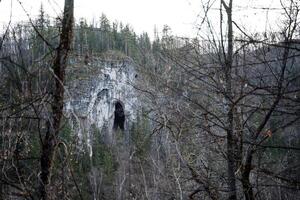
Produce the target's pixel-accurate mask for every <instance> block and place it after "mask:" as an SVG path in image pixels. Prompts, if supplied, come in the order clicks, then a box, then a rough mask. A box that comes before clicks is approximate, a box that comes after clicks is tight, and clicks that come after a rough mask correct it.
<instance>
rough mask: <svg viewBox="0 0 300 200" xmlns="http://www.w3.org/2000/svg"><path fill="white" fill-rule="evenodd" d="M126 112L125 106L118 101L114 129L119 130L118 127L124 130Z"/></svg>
mask: <svg viewBox="0 0 300 200" xmlns="http://www.w3.org/2000/svg"><path fill="white" fill-rule="evenodd" d="M124 122H125V114H124V109H123V106H122V104H121V103H120V102H117V103H116V105H115V119H114V126H113V128H114V130H117V129H118V127H119V128H120V129H121V130H124Z"/></svg>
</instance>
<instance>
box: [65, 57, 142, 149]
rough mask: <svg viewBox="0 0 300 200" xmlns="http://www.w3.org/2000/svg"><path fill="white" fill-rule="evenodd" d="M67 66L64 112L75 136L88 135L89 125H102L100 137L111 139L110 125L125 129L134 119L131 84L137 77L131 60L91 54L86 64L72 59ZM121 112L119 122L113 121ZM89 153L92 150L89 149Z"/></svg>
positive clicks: (125, 130)
mask: <svg viewBox="0 0 300 200" xmlns="http://www.w3.org/2000/svg"><path fill="white" fill-rule="evenodd" d="M71 64H72V65H71V67H70V68H68V70H67V73H68V76H67V77H68V80H67V86H66V91H67V92H66V98H65V99H66V101H65V113H66V115H67V116H68V117H69V119H71V124H72V126H73V129H75V130H76V132H78V136H79V138H86V140H87V143H89V140H90V138H91V135H90V134H91V131H90V129H91V126H92V125H93V126H95V127H97V128H98V129H99V130H102V129H103V128H106V129H107V131H105V135H103V137H104V138H105V140H106V141H107V142H108V143H114V142H115V140H114V137H115V135H114V133H115V132H116V131H114V129H123V127H124V132H128V129H129V127H130V124H131V122H133V121H134V120H135V119H136V112H137V104H138V100H137V95H136V92H135V90H134V88H133V86H132V85H133V84H134V82H135V80H136V79H137V74H136V72H135V67H134V63H133V62H132V61H131V60H130V59H128V58H124V59H120V60H102V59H100V58H93V59H91V60H90V62H89V63H88V64H86V63H84V62H80V60H75V59H74V60H72V61H71ZM120 111H121V114H123V118H124V119H123V122H120V121H122V120H119V123H123V124H117V126H116V124H115V127H114V123H116V120H117V118H118V117H120V116H119V115H120ZM91 153H92V152H91Z"/></svg>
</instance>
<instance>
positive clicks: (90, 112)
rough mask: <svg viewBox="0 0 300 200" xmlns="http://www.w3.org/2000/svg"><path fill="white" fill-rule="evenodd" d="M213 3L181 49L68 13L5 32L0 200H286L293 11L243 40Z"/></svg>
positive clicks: (294, 81) (298, 108)
mask: <svg viewBox="0 0 300 200" xmlns="http://www.w3.org/2000/svg"><path fill="white" fill-rule="evenodd" d="M18 2H20V1H18ZM218 2H219V5H218V6H219V8H218V12H219V14H218V18H219V21H218V23H219V24H218V27H214V23H213V21H212V20H211V19H210V17H209V16H210V15H209V13H210V12H211V11H214V10H211V9H212V5H213V3H212V2H210V1H205V2H203V8H202V9H203V10H204V13H205V14H204V17H203V20H202V21H201V24H198V25H197V27H198V29H199V31H198V35H197V36H195V37H192V38H185V37H179V36H176V35H174V34H172V31H171V28H170V27H169V26H167V25H165V26H164V28H163V30H154V38H150V37H149V36H148V34H149V33H142V34H139V33H136V32H135V31H134V30H133V28H131V26H130V25H127V24H126V25H125V24H123V23H122V22H117V21H115V22H112V21H110V20H109V19H108V18H107V17H106V15H105V14H102V15H101V17H100V18H99V19H94V20H92V21H88V20H86V19H85V18H80V19H75V18H74V12H76V8H75V11H74V0H65V4H64V11H63V13H62V15H61V16H55V18H53V16H51V17H50V16H49V15H48V14H47V12H45V10H44V8H43V6H41V8H40V11H39V16H38V17H36V18H32V17H31V16H30V15H29V14H28V13H27V17H28V18H27V19H26V20H24V21H22V22H19V23H12V22H11V21H9V22H8V23H7V24H6V25H5V26H4V27H5V28H4V29H2V30H1V32H0V33H1V35H0V36H1V37H0V111H1V115H0V128H1V131H0V133H1V134H0V168H1V171H0V183H1V184H0V199H7V200H10V199H11V200H19V199H43V200H50V199H53V200H54V199H72V200H73V199H80V200H86V199H87V200H88V199H93V200H102V199H103V200H104V199H117V200H123V199H149V200H150V199H153V200H154V199H155V200H156V199H166V200H171V199H180V200H183V199H205V200H206V199H213V200H217V199H230V200H237V199H246V200H254V199H258V200H273V199H279V200H294V199H295V200H296V199H298V198H299V195H300V189H299V188H300V181H299V180H300V132H299V130H300V26H299V20H300V18H299V12H300V4H299V2H298V1H293V0H282V1H281V5H282V7H281V8H280V10H282V17H283V19H284V20H282V21H280V22H278V29H276V31H275V30H274V31H262V32H255V33H253V32H252V33H251V32H250V31H248V30H247V28H246V27H243V26H241V25H240V23H241V22H239V21H235V15H234V11H235V7H234V4H233V3H234V2H235V1H233V0H228V1H224V0H220V1H218ZM20 5H22V4H21V3H20ZM0 6H1V3H0ZM199 9H200V8H199ZM264 9H267V8H264ZM25 11H26V10H25ZM266 30H267V29H266ZM149 35H150V34H149Z"/></svg>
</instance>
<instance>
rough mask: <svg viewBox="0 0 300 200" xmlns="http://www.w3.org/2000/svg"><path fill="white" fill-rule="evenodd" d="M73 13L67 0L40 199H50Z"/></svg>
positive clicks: (43, 145) (42, 170)
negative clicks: (51, 173)
mask: <svg viewBox="0 0 300 200" xmlns="http://www.w3.org/2000/svg"><path fill="white" fill-rule="evenodd" d="M73 13H74V0H65V6H64V16H63V21H62V31H61V34H60V43H59V46H58V48H57V49H56V55H55V60H54V63H53V67H52V70H53V73H54V80H55V86H54V90H53V102H52V106H51V108H52V121H51V122H48V123H47V124H48V125H47V132H46V135H45V138H44V139H43V144H42V153H41V158H40V164H41V176H40V178H41V180H40V188H39V193H40V199H43V200H47V199H49V192H48V190H49V189H48V187H49V183H50V172H51V166H52V162H53V155H54V151H55V147H56V144H57V136H58V133H59V129H60V122H61V118H62V115H63V106H64V102H63V100H64V85H63V84H64V76H65V68H66V66H67V61H68V55H69V51H70V46H71V41H72V34H73Z"/></svg>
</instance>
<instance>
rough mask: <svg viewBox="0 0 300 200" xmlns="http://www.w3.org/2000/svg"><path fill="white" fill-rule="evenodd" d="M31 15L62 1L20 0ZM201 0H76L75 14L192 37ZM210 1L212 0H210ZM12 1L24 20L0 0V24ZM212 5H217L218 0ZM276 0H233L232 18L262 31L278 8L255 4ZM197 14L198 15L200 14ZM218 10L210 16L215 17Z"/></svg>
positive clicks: (54, 10)
mask: <svg viewBox="0 0 300 200" xmlns="http://www.w3.org/2000/svg"><path fill="white" fill-rule="evenodd" d="M20 1H21V2H22V3H23V5H24V7H25V9H26V10H27V12H28V13H29V14H30V15H31V16H36V15H37V14H38V10H39V8H40V5H41V2H42V3H43V5H44V8H45V10H46V12H47V13H48V14H49V15H50V16H51V17H55V16H57V14H59V13H61V11H62V8H63V3H64V0H20ZM202 1H203V0H75V17H76V19H79V18H80V17H84V18H86V19H87V20H88V21H91V20H92V19H93V18H94V19H96V20H97V19H99V17H100V16H101V14H102V13H105V14H106V15H107V17H108V18H109V19H110V20H111V21H114V20H118V21H121V22H123V23H129V24H130V25H131V26H132V27H133V28H134V30H135V31H136V32H137V33H141V32H143V31H144V32H148V33H149V34H150V36H152V35H153V30H154V26H157V28H158V30H162V27H163V25H164V24H168V25H169V26H170V27H171V28H172V32H173V33H174V34H176V35H180V36H195V34H196V32H197V31H196V28H195V24H196V23H199V22H200V21H201V16H202V14H203V13H201V2H202ZM206 1H207V0H206ZM211 1H212V2H213V1H214V0H211ZM11 2H12V16H13V17H12V19H13V21H14V22H15V21H19V20H26V19H27V16H26V14H25V12H24V11H23V10H22V8H21V6H20V5H19V3H18V1H17V0H2V1H1V3H0V23H1V24H4V23H7V22H8V21H9V16H10V11H11V9H10V5H11ZM216 2H217V3H216V5H214V6H213V7H215V8H218V6H219V1H218V0H217V1H216ZM279 2H280V1H279V0H235V1H234V4H235V5H236V6H237V7H236V8H235V10H234V14H235V15H234V19H236V21H238V22H239V24H241V25H242V26H245V27H247V29H250V30H253V31H263V29H264V27H265V22H266V19H267V18H266V17H267V16H268V20H269V22H270V23H271V24H274V25H276V23H277V22H278V16H279V11H278V10H272V11H269V12H268V13H267V12H266V11H265V10H261V9H259V10H257V9H255V8H254V7H261V6H263V7H274V8H280V4H279ZM199 14H200V15H199ZM218 14H219V11H218V10H214V11H212V12H211V14H210V15H209V16H210V17H211V19H212V20H218Z"/></svg>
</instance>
